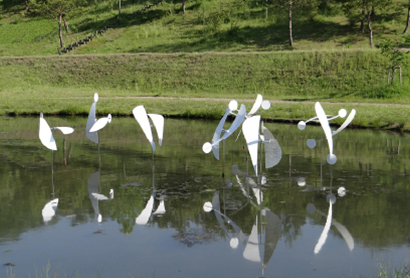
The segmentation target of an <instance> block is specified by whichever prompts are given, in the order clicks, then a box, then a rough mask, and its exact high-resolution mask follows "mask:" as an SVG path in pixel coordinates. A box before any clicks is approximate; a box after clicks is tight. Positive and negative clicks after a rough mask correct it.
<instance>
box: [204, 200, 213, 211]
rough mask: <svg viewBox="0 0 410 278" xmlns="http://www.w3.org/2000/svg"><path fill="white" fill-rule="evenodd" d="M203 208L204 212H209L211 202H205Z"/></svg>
mask: <svg viewBox="0 0 410 278" xmlns="http://www.w3.org/2000/svg"><path fill="white" fill-rule="evenodd" d="M203 208H204V211H205V212H210V211H211V210H212V203H211V202H205V204H204V207H203Z"/></svg>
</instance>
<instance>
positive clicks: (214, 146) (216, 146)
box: [212, 108, 231, 160]
mask: <svg viewBox="0 0 410 278" xmlns="http://www.w3.org/2000/svg"><path fill="white" fill-rule="evenodd" d="M230 113H231V110H230V109H229V108H226V110H225V114H224V115H223V117H222V119H221V120H220V121H219V124H218V126H217V127H216V130H215V133H214V137H213V138H212V152H213V154H214V156H215V158H216V159H218V160H219V141H218V140H219V138H221V132H222V129H223V127H224V124H225V121H226V118H227V117H228V115H229V114H230ZM215 142H217V143H215ZM214 143H215V144H214Z"/></svg>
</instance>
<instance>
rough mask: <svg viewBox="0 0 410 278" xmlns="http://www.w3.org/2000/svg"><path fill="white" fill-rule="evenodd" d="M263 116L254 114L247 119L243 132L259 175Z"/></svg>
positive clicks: (254, 167)
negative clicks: (259, 146) (260, 126)
mask: <svg viewBox="0 0 410 278" xmlns="http://www.w3.org/2000/svg"><path fill="white" fill-rule="evenodd" d="M260 121H261V116H260V115H258V116H254V117H251V118H248V119H246V120H245V122H244V123H243V125H242V132H243V135H244V136H245V140H246V144H247V145H248V151H249V155H250V156H251V160H252V165H253V169H254V170H255V173H256V175H258V167H257V166H258V142H259V125H260Z"/></svg>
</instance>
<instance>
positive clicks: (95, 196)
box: [91, 193, 109, 201]
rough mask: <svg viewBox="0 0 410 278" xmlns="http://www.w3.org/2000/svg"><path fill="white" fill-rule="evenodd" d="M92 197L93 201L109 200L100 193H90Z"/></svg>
mask: <svg viewBox="0 0 410 278" xmlns="http://www.w3.org/2000/svg"><path fill="white" fill-rule="evenodd" d="M91 194H92V195H93V197H94V198H95V199H97V200H98V201H105V200H109V198H108V197H107V196H105V195H103V194H100V193H91Z"/></svg>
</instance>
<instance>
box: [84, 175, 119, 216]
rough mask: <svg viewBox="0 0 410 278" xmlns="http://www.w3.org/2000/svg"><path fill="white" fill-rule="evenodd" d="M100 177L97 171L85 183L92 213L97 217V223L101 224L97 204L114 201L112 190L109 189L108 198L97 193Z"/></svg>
mask: <svg viewBox="0 0 410 278" xmlns="http://www.w3.org/2000/svg"><path fill="white" fill-rule="evenodd" d="M100 176H101V175H100V170H98V171H97V172H95V173H93V174H91V175H90V177H89V178H88V181H87V188H88V196H89V198H90V201H91V205H92V206H93V209H94V213H95V215H97V221H98V223H101V222H102V220H103V218H102V215H101V212H100V207H99V204H98V202H99V201H107V200H112V199H114V189H110V192H109V197H107V196H105V195H103V194H100V193H99V192H100V182H101V177H100Z"/></svg>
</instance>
